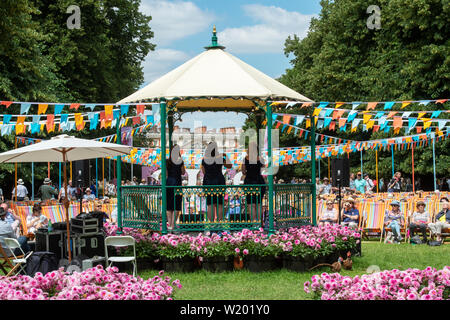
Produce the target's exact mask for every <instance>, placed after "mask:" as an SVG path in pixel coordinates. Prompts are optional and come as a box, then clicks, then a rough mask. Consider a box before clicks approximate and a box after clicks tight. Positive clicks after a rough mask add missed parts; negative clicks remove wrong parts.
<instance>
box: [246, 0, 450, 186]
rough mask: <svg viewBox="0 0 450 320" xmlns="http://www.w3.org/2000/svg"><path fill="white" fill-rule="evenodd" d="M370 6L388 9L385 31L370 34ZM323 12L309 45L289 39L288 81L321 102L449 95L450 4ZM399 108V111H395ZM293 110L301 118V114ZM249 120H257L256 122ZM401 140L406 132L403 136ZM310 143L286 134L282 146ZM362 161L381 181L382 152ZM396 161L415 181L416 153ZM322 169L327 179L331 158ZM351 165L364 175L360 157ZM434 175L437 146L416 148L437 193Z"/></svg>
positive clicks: (414, 1)
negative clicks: (433, 179) (371, 7)
mask: <svg viewBox="0 0 450 320" xmlns="http://www.w3.org/2000/svg"><path fill="white" fill-rule="evenodd" d="M370 5H378V6H379V7H380V9H381V29H379V30H376V29H374V30H371V29H369V28H368V27H367V25H366V22H367V19H368V18H369V16H370V14H367V13H366V10H367V8H368V7H369V6H370ZM321 6H322V10H321V12H320V14H319V16H318V17H317V18H313V19H312V21H311V24H310V28H309V32H308V35H307V36H306V37H305V38H304V39H301V40H300V39H299V38H298V37H297V36H295V35H294V36H292V37H288V38H287V39H286V41H285V47H284V52H285V55H286V56H287V57H288V58H290V59H291V60H290V62H291V65H292V67H291V68H290V69H288V70H286V72H285V73H284V74H283V75H282V76H281V77H280V79H279V80H280V81H281V82H282V83H284V84H285V85H287V86H289V87H290V88H292V89H294V90H295V91H297V92H299V93H301V94H304V95H305V96H307V97H308V98H310V99H312V100H314V101H399V100H423V99H444V98H449V97H450V1H448V0H376V1H372V0H334V1H331V0H322V1H321ZM343 107H345V106H343ZM347 107H348V106H347ZM443 107H444V108H446V109H448V108H449V103H446V104H444V105H441V104H440V105H437V106H436V105H435V104H430V105H428V106H426V107H425V106H423V105H420V106H419V105H417V104H412V105H409V106H408V107H406V108H405V109H403V110H442V108H443ZM399 108H400V107H399V106H398V105H396V106H395V107H394V109H393V110H399ZM378 110H380V107H378ZM308 111H309V112H311V110H308ZM280 112H284V113H285V112H286V111H285V109H283V110H282V111H280ZM290 112H292V113H296V114H299V113H302V111H301V110H299V109H294V110H292V111H290ZM303 112H304V111H303ZM413 116H414V115H413ZM416 116H417V115H416ZM444 117H445V116H442V118H444ZM447 117H448V116H447ZM248 121H249V122H252V118H249V120H248ZM418 125H420V124H418ZM320 132H321V133H323V134H327V135H330V136H338V137H341V138H347V139H352V140H361V141H364V140H371V139H377V138H381V137H388V136H393V134H392V133H390V134H384V133H379V132H375V133H374V132H372V131H371V130H370V131H369V132H363V131H362V130H358V131H357V132H356V133H352V134H351V133H342V132H334V131H328V130H322V131H320ZM413 132H414V133H415V130H414V131H413ZM399 135H407V134H406V133H405V132H404V130H401V131H400V133H399ZM304 144H309V142H306V141H305V140H302V139H300V138H298V137H295V136H293V135H292V134H291V135H286V134H280V145H281V146H299V145H304ZM449 146H450V142H449V141H448V140H446V141H444V142H438V143H436V171H437V175H438V178H439V177H449V176H450V167H449V166H448V164H449V163H450V152H449ZM363 157H364V172H368V173H369V174H370V175H371V176H372V178H375V152H374V151H367V152H365V153H364V156H363ZM394 158H395V170H396V171H401V172H402V173H403V174H404V175H406V176H411V174H412V168H411V164H412V159H411V151H410V150H405V151H396V152H395V156H394ZM320 165H321V177H324V176H326V175H328V160H327V159H323V160H321V161H320ZM350 165H351V168H352V172H355V171H359V168H360V155H359V154H357V153H353V154H350ZM432 173H433V164H432V147H431V144H430V145H429V146H428V147H423V148H417V149H415V175H416V179H417V178H419V177H421V178H422V184H424V183H425V184H428V186H429V187H431V188H432ZM278 175H279V176H280V177H283V178H284V179H289V180H288V181H290V178H291V177H292V176H300V177H306V178H309V177H310V163H305V164H299V165H294V166H284V167H281V168H280V171H279V174H278ZM379 175H380V178H381V177H384V178H390V177H391V153H390V151H386V152H379Z"/></svg>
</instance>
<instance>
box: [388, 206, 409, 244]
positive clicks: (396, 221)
mask: <svg viewBox="0 0 450 320" xmlns="http://www.w3.org/2000/svg"><path fill="white" fill-rule="evenodd" d="M404 223H405V218H404V217H403V214H402V212H401V211H400V202H398V201H397V200H394V201H392V202H391V211H387V210H386V213H385V214H384V227H385V228H390V229H392V232H393V233H394V241H395V242H400V241H402V239H403V238H402V235H401V233H400V228H401V227H402V226H403V225H404Z"/></svg>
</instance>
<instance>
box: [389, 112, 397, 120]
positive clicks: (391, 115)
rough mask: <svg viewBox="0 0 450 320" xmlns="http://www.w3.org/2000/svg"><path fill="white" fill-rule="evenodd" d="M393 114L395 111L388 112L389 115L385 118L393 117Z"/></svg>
mask: <svg viewBox="0 0 450 320" xmlns="http://www.w3.org/2000/svg"><path fill="white" fill-rule="evenodd" d="M395 114H397V111H391V112H389V114H388V115H387V117H386V118H390V117H393V116H394V115H395Z"/></svg>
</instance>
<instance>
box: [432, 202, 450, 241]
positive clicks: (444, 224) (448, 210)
mask: <svg viewBox="0 0 450 320" xmlns="http://www.w3.org/2000/svg"><path fill="white" fill-rule="evenodd" d="M440 203H441V206H442V210H441V211H440V212H439V213H438V214H437V215H436V222H434V223H430V224H429V225H428V226H429V228H430V231H431V237H433V238H434V237H436V240H437V241H441V240H442V238H441V232H442V229H450V203H449V200H448V198H446V197H443V198H441V200H440Z"/></svg>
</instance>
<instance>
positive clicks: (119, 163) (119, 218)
mask: <svg viewBox="0 0 450 320" xmlns="http://www.w3.org/2000/svg"><path fill="white" fill-rule="evenodd" d="M116 125H117V130H116V135H117V139H116V140H117V144H122V134H121V132H120V121H119V119H117V123H116ZM116 163H117V180H116V185H117V226H118V227H119V229H118V230H117V234H119V235H120V234H122V233H123V232H122V226H123V223H122V218H123V217H122V192H121V190H120V189H121V185H122V158H121V156H117V157H116Z"/></svg>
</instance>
